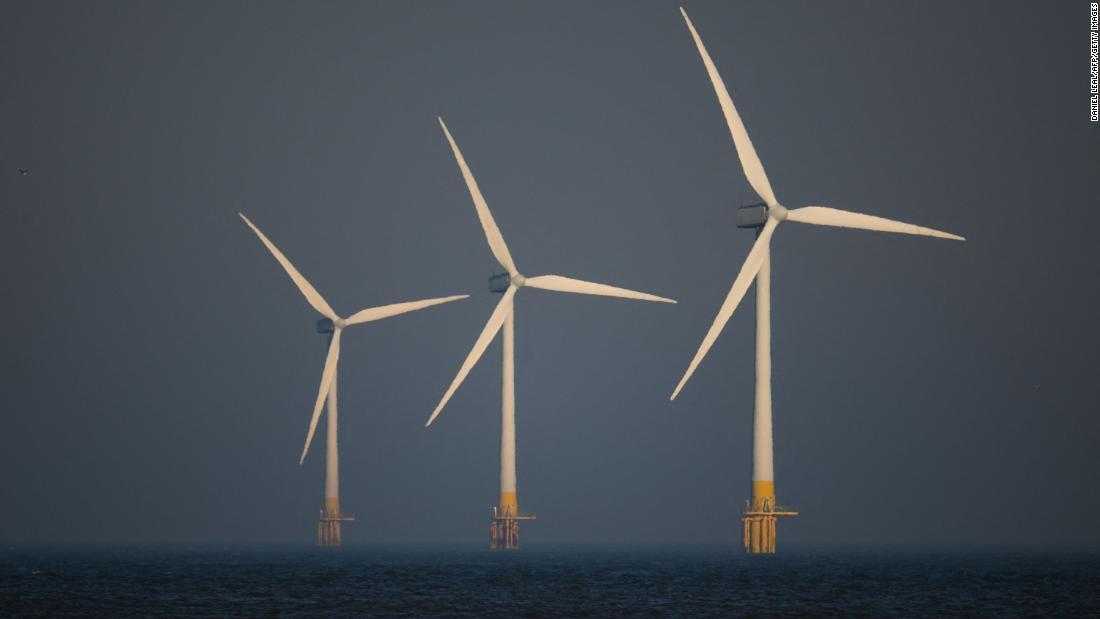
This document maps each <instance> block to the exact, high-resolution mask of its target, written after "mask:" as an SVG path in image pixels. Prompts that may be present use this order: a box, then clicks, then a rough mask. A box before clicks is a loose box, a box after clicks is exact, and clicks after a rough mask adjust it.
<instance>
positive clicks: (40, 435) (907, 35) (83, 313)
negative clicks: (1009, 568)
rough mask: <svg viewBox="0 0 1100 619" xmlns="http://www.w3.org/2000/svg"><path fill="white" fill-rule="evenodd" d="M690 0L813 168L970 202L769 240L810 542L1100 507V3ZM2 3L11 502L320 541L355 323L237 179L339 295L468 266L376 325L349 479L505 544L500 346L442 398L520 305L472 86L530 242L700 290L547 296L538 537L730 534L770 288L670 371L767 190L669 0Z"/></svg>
mask: <svg viewBox="0 0 1100 619" xmlns="http://www.w3.org/2000/svg"><path fill="white" fill-rule="evenodd" d="M687 9H688V11H689V12H690V13H691V16H692V18H693V19H694V21H695V23H696V26H697V27H698V28H699V31H700V34H701V36H702V37H703V39H704V41H705V42H706V44H707V46H708V48H709V49H710V51H711V53H712V55H713V56H714V58H715V61H716V63H717V64H718V68H719V70H720V71H721V72H722V74H723V76H724V77H725V79H726V82H727V83H728V84H729V85H730V88H731V91H732V94H733V97H734V100H735V101H736V103H737V105H738V107H739V109H740V111H741V113H742V115H743V117H744V119H745V122H746V124H747V127H748V129H749V132H750V134H751V136H752V138H753V140H754V141H755V143H756V147H757V150H758V152H759V154H760V157H761V159H762V160H763V162H764V165H765V167H766V169H767V171H768V175H769V177H770V178H771V181H772V185H773V186H774V187H775V190H776V193H777V195H778V196H779V198H780V200H781V201H782V202H783V203H784V204H786V205H788V206H790V207H798V206H803V205H806V204H823V205H827V206H832V207H836V208H843V209H849V210H854V211H860V212H866V213H871V214H875V215H880V216H883V217H889V218H894V219H900V220H903V221H908V222H913V223H917V224H921V225H926V226H931V227H935V228H939V229H943V230H948V231H952V232H956V233H959V234H963V235H965V236H967V237H968V239H969V240H968V241H967V242H966V243H954V242H948V241H940V240H935V239H923V238H912V237H904V236H898V235H885V234H875V233H869V232H858V231H844V230H834V229H826V228H818V227H813V226H796V225H790V226H784V227H782V228H781V229H780V231H779V232H778V234H777V235H776V238H775V243H774V244H773V251H774V253H773V277H774V284H773V295H774V317H773V322H774V329H775V336H774V338H775V340H774V342H775V343H774V353H775V390H776V391H775V445H776V475H777V486H778V494H779V498H780V500H781V501H783V502H785V503H790V504H794V505H797V506H799V507H800V508H801V509H802V511H803V515H802V516H800V517H799V518H797V519H795V520H793V521H789V522H784V524H783V525H782V531H781V543H789V542H796V541H803V542H807V541H808V542H848V541H859V542H945V543H962V542H978V543H992V542H1025V543H1070V542H1072V543H1087V544H1092V545H1095V544H1097V543H1100V533H1098V530H1097V528H1096V526H1095V514H1096V513H1097V511H1098V510H1100V495H1098V494H1097V492H1096V490H1095V489H1096V488H1097V487H1100V455H1098V452H1097V444H1098V441H1097V439H1098V438H1100V418H1098V416H1097V414H1096V410H1097V405H1096V396H1095V391H1096V378H1095V373H1096V370H1097V368H1098V366H1100V363H1098V352H1097V350H1098V348H1097V344H1098V343H1100V342H1098V339H1100V338H1098V337H1097V336H1098V327H1097V320H1096V316H1097V312H1098V307H1097V285H1096V282H1097V281H1098V275H1100V273H1098V265H1100V255H1098V254H1100V252H1098V250H1097V242H1096V238H1097V233H1096V231H1097V229H1098V224H1100V216H1098V215H1097V212H1098V211H1097V208H1098V206H1100V205H1098V204H1097V198H1096V195H1097V194H1096V189H1095V187H1096V184H1097V181H1098V180H1100V178H1098V176H1100V175H1098V171H1100V127H1098V126H1096V125H1095V124H1090V123H1089V122H1088V45H1087V42H1088V4H1087V2H1083V1H1081V2H1064V3H1042V2H1031V3H1027V4H1022V5H1014V4H1012V3H1005V2H968V3H957V4H956V3H914V2H882V3H880V2H843V3H839V2H838V3H822V2H796V3H792V2H782V3H768V4H765V3H718V2H702V1H697V0H692V1H691V2H689V3H688V4H687ZM3 11H4V18H3V19H2V20H0V58H3V59H4V60H3V61H2V63H0V77H2V80H3V86H2V88H0V126H2V127H3V130H2V134H0V216H2V222H3V223H2V224H0V252H2V253H0V282H3V286H4V290H5V293H4V295H3V296H4V303H3V304H2V309H0V312H2V322H3V324H4V325H6V327H7V328H6V329H4V330H3V331H2V333H0V351H2V353H3V354H0V364H2V367H0V437H3V441H4V443H5V446H4V449H3V450H0V472H2V473H0V475H2V480H3V482H2V483H0V506H3V508H2V509H0V531H2V533H0V540H3V541H10V542H21V541H42V540H79V541H120V540H127V541H220V540H241V541H259V540H266V541H309V540H310V539H311V535H312V531H313V527H314V519H315V517H316V513H317V510H318V509H319V507H320V504H321V491H322V467H323V458H321V457H320V456H321V454H322V453H323V450H321V449H317V450H316V451H314V452H313V454H312V455H311V457H310V458H309V459H308V461H307V462H306V464H305V465H304V466H298V464H297V456H298V453H299V450H300V449H301V442H302V440H303V438H304V434H305V431H306V428H307V423H308V416H309V411H310V406H311V404H312V398H313V397H314V394H315V393H316V388H317V381H318V380H319V377H320V371H321V365H322V361H323V359H322V356H323V344H322V341H321V338H320V337H319V336H318V335H317V334H316V333H315V332H314V331H313V322H314V320H315V319H316V315H315V314H314V312H313V310H312V309H311V308H310V307H309V306H308V305H307V304H306V302H305V301H304V299H302V297H301V295H300V294H299V293H298V291H297V290H296V289H295V288H294V287H293V285H292V284H291V283H290V281H289V279H288V278H287V277H286V275H285V274H284V273H283V272H282V270H281V269H280V268H279V267H278V265H277V264H276V262H275V261H274V260H273V259H272V258H271V256H270V255H268V254H267V252H266V251H265V250H264V249H263V247H262V246H261V245H260V243H259V242H258V241H257V240H256V238H255V237H254V236H252V233H251V232H249V230H248V229H247V228H246V227H245V226H244V225H243V224H242V223H241V222H240V220H239V219H238V218H237V216H236V213H237V211H238V210H241V211H244V212H245V213H247V214H248V215H249V216H250V217H252V219H253V220H254V221H255V222H256V223H257V225H259V226H260V227H261V228H262V229H263V230H264V231H265V232H266V233H267V234H268V235H269V236H270V237H271V238H272V239H273V240H274V241H275V243H277V244H278V245H279V246H280V247H281V248H282V249H283V250H284V251H285V252H286V253H287V254H288V255H289V257H290V258H291V260H293V261H294V262H295V263H296V265H297V266H298V267H299V268H300V269H301V270H302V272H303V273H305V274H306V276H307V277H309V278H310V279H311V281H312V282H313V283H314V284H315V285H316V286H317V287H318V289H319V290H320V291H321V292H322V293H323V294H324V295H325V296H326V297H327V298H328V300H329V301H330V302H331V303H332V304H333V306H334V307H335V308H336V309H337V311H340V312H343V313H345V314H346V313H350V312H352V311H355V310H357V309H359V308H361V307H366V306H372V305H379V304H384V303H391V302H396V301H401V300H408V299H417V298H423V297H430V296H441V295H446V294H456V293H470V294H472V297H471V298H470V299H468V300H466V301H463V302H460V303H455V304H451V305H447V306H443V307H440V308H434V309H431V310H426V311H423V312H419V313H416V314H412V315H408V316H404V317H400V318H396V319H392V320H388V321H385V322H380V323H374V324H371V325H367V326H366V327H362V328H357V329H354V330H351V331H349V332H348V334H347V337H345V338H344V339H345V341H344V354H343V359H342V363H341V383H340V389H341V406H342V411H343V415H342V424H341V430H342V437H341V444H342V447H343V449H342V457H343V476H342V477H343V492H342V495H343V503H344V508H345V510H346V511H348V512H350V513H351V514H354V515H356V516H358V517H359V518H360V521H359V522H358V523H356V524H354V525H352V526H351V527H349V529H348V530H347V532H346V538H347V539H349V540H352V541H477V542H481V541H483V540H484V539H485V537H486V535H487V531H486V528H487V513H488V508H489V507H490V505H492V504H493V503H494V501H495V498H496V492H497V480H498V477H497V476H498V473H497V470H498V469H497V462H498V449H499V447H498V441H499V424H500V419H499V406H500V404H499V397H500V396H499V393H500V345H499V343H496V344H494V345H493V346H492V347H491V348H490V349H489V351H488V353H487V354H486V357H485V358H484V359H483V361H482V363H481V364H480V365H479V366H478V367H477V368H476V369H475V370H474V371H473V373H472V374H471V375H470V377H469V378H468V379H467V381H466V383H465V384H464V385H463V386H462V388H461V389H460V390H459V392H458V393H457V394H456V396H455V397H454V399H453V400H452V401H451V403H450V404H449V406H448V408H447V409H446V410H445V411H444V413H443V416H442V417H441V418H440V421H439V422H438V423H437V424H436V425H435V426H434V427H433V428H432V429H431V430H425V429H424V428H423V427H422V426H423V423H424V421H425V419H426V418H427V416H428V414H429V413H430V412H431V410H432V407H433V406H434V405H435V403H436V402H437V401H438V398H439V397H440V395H441V394H442V392H443V390H444V389H445V388H446V386H447V384H448V383H449V381H450V380H451V378H452V376H453V375H454V372H455V371H456V370H457V368H458V366H459V363H460V362H461V360H462V359H463V357H464V356H465V354H466V352H467V350H468V348H469V346H470V344H471V343H472V342H473V340H474V338H475V337H476V334H477V333H478V331H479V330H480V329H481V327H482V325H483V324H484V321H485V320H486V318H487V317H488V315H489V312H490V311H491V307H492V306H493V304H494V303H495V302H496V300H497V297H496V296H494V295H491V294H490V293H488V292H487V290H486V283H485V280H486V277H487V276H489V275H490V274H491V273H493V272H494V267H495V263H494V262H493V259H492V256H491V254H490V252H489V250H488V248H487V246H486V244H485V240H484V237H483V235H482V232H481V230H480V227H479V226H478V223H477V218H476V216H475V213H474V208H473V205H472V203H471V201H470V198H469V196H468V194H467V192H466V189H465V187H464V185H463V183H462V179H461V176H460V175H459V172H458V169H457V168H456V166H455V163H454V160H453V158H452V156H451V153H450V151H449V149H448V147H447V143H446V141H445V139H444V137H443V135H442V133H441V131H440V129H439V126H438V124H437V123H436V120H435V117H436V115H439V114H442V115H443V116H444V117H445V118H446V120H447V122H448V124H449V126H450V128H451V130H452V131H453V132H454V134H455V137H456V139H457V140H458V142H459V144H460V146H461V147H462V149H463V151H464V153H465V155H466V157H467V159H468V161H469V162H470V164H471V166H472V167H473V170H474V173H475V174H476V176H477V178H478V180H479V182H480V184H481V187H482V189H483V191H484V193H485V195H486V198H487V199H488V202H489V205H490V207H491V208H492V209H493V212H494V214H495V215H496V218H497V221H498V223H499V225H500V227H501V229H502V231H503V233H504V236H505V238H506V239H507V241H508V243H509V245H510V246H511V248H512V252H513V254H514V255H515V257H516V260H517V262H518V263H519V265H520V268H522V269H523V270H524V271H525V272H527V273H531V274H538V273H548V272H549V273H560V274H564V275H571V276H575V277H581V278H584V279H590V280H595V281H600V282H606V283H610V284H616V285H621V286H626V287H630V288H635V289H639V290H645V291H648V292H653V293H656V294H661V295H666V296H671V297H674V298H677V299H679V300H680V304H679V305H678V306H664V305H657V304H646V303H635V302H627V301H620V300H608V299H601V298H586V297H575V296H571V295H556V294H553V293H547V292H542V291H537V290H531V291H527V292H525V293H524V294H522V295H520V298H519V299H518V302H517V312H518V314H517V340H518V343H517V355H518V356H517V376H518V387H517V392H518V432H519V439H518V443H519V492H520V501H521V504H522V505H523V506H524V507H525V509H527V510H529V511H534V512H536V513H538V514H539V515H540V521H539V522H538V523H536V524H533V525H531V526H529V527H527V528H526V529H525V534H524V537H525V541H527V542H555V541H693V542H726V543H732V542H733V541H734V540H736V539H737V536H738V535H739V525H740V523H739V519H738V518H739V510H740V506H741V504H742V501H743V500H744V499H745V498H747V496H748V490H749V476H750V457H751V454H750V448H751V423H752V421H751V411H752V355H753V353H752V329H753V315H752V312H751V307H752V305H751V294H750V295H749V297H748V298H747V302H746V305H745V306H744V307H742V308H741V309H740V310H739V311H738V312H737V314H735V316H734V318H733V319H732V320H731V321H730V323H729V325H728V326H727V328H726V330H725V332H724V333H723V334H722V337H721V338H720V339H719V341H718V344H717V345H716V346H715V348H714V349H713V350H712V351H711V353H710V355H709V356H708V357H707V359H706V360H705V362H704V363H703V365H702V366H701V368H700V370H699V371H698V372H697V373H696V374H695V377H694V378H693V379H692V381H691V382H690V383H689V384H688V386H687V388H686V389H685V391H684V393H683V394H682V396H681V397H680V398H679V399H678V400H677V401H676V402H675V403H669V402H668V400H667V399H668V394H669V392H670V391H671V389H672V387H673V386H674V385H675V383H676V381H677V380H678V378H679V376H680V375H681V373H682V372H683V370H684V368H685V367H686V364H687V362H688V361H689V360H690V358H691V355H692V354H693V352H694V350H695V348H696V347H697V346H698V344H699V341H700V339H701V338H702V336H703V333H704V332H705V330H706V327H707V325H708V324H709V323H710V321H711V320H712V318H713V316H714V313H715V312H716V311H717V309H718V306H719V304H720V303H721V300H722V299H723V298H724V296H725V294H726V291H727V290H728V287H729V284H730V282H731V281H732V280H733V277H734V276H735V275H736V273H737V269H738V268H739V266H740V263H741V261H742V260H743V259H744V256H745V255H746V253H747V252H748V250H749V247H750V245H751V243H752V234H751V233H750V232H748V231H744V230H738V229H736V228H735V226H734V209H735V207H736V206H737V205H738V204H739V203H741V202H742V201H745V202H748V201H754V200H755V199H756V198H755V196H754V195H753V194H752V193H751V189H750V188H749V186H748V184H747V183H746V181H745V180H744V177H743V174H742V173H741V170H740V166H739V165H738V163H737V158H736V152H735V150H734V148H733V144H732V142H731V140H730V136H729V133H728V131H727V129H726V127H725V123H724V121H723V119H722V115H721V111H720V109H719V107H718V104H717V101H716V99H715V96H714V93H713V90H712V88H711V86H710V84H709V82H708V80H707V77H706V73H705V71H704V68H703V66H702V64H701V62H700V60H699V57H698V54H697V53H696V50H695V48H694V46H693V44H692V41H691V38H690V35H689V34H688V31H687V29H686V28H685V26H684V23H683V21H682V19H681V18H680V15H679V12H678V10H677V4H676V3H674V2H601V3H588V2H576V3H564V2H554V3H512V2H493V3H469V2H467V3H444V2H433V3H426V2H425V3H392V2H389V3H359V2H357V3H332V2H330V3H323V4H321V3H289V4H275V3H247V4H246V3H182V2H179V3H165V2H160V3H150V2H126V3H120V2H111V3H107V2H100V3H78V2H66V3H57V2H14V1H11V2H5V3H4V4H3ZM21 167H26V168H30V169H31V170H32V172H31V174H30V175H28V176H19V175H18V173H17V169H18V168H21ZM320 446H321V443H315V448H319V447H320Z"/></svg>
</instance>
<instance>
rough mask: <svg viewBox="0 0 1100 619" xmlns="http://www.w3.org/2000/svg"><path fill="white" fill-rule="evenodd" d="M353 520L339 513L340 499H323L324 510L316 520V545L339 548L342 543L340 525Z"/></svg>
mask: <svg viewBox="0 0 1100 619" xmlns="http://www.w3.org/2000/svg"><path fill="white" fill-rule="evenodd" d="M348 520H355V518H353V517H351V516H345V515H343V514H341V513H340V499H339V498H337V497H325V508H324V509H322V510H321V517H320V518H318V520H317V545H318V546H321V547H323V548H339V547H340V546H341V544H342V543H343V538H342V533H341V530H340V523H341V522H344V521H348Z"/></svg>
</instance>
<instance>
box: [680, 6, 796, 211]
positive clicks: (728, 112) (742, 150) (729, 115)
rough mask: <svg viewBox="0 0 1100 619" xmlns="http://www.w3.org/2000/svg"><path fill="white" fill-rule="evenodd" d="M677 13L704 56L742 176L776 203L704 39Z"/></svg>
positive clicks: (771, 202) (765, 175)
mask: <svg viewBox="0 0 1100 619" xmlns="http://www.w3.org/2000/svg"><path fill="white" fill-rule="evenodd" d="M680 13H682V14H683V16H684V21H685V22H687V26H688V30H691V37H692V38H693V39H695V47H697V48H699V55H700V56H702V57H703V64H704V65H706V67H707V75H709V76H710V82H711V84H713V85H714V93H715V94H717V95H718V103H719V104H721V105H722V113H723V114H725V116H726V124H727V125H729V128H730V134H731V135H733V143H734V144H735V145H736V146H737V156H738V158H740V159H741V169H742V170H744V171H745V178H747V179H748V180H749V184H750V185H752V188H753V190H755V191H756V193H757V195H759V196H760V199H761V200H763V201H764V202H766V203H767V204H768V206H775V205H776V204H778V202H777V201H776V199H775V194H774V193H772V186H771V183H769V182H768V175H767V174H765V173H764V165H763V164H762V163H760V158H759V157H757V156H756V149H754V148H753V147H752V140H750V139H749V132H748V131H746V130H745V124H744V123H742V122H741V116H740V115H739V114H738V113H737V108H736V107H734V106H733V99H732V98H730V93H729V91H727V90H726V84H725V83H724V82H723V81H722V76H721V75H718V69H717V67H715V66H714V61H713V60H711V58H710V54H708V53H707V48H706V47H704V46H703V40H702V39H700V38H699V33H698V32H696V31H695V26H694V25H693V24H692V23H691V18H689V17H688V14H687V11H685V10H684V7H680Z"/></svg>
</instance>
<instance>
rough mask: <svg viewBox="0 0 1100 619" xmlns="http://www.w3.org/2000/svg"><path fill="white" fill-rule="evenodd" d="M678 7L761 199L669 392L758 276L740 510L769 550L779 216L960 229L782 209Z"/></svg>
mask: <svg viewBox="0 0 1100 619" xmlns="http://www.w3.org/2000/svg"><path fill="white" fill-rule="evenodd" d="M680 13H682V14H683V16H684V21H685V22H687V26H688V29H689V30H690V31H691V36H692V38H693V39H695V46H696V47H697V48H698V49H699V55H700V56H702V58H703V64H704V65H706V68H707V74H708V75H709V76H710V81H711V83H712V84H713V85H714V90H715V93H716V94H717V95H718V102H719V103H720V104H721V106H722V112H723V113H724V114H725V116H726V123H727V124H728V125H729V129H730V133H731V134H732V135H733V143H734V145H735V146H736V148H737V155H738V157H739V158H740V160H741V168H742V169H743V170H744V172H745V176H746V177H747V178H748V181H749V184H750V185H752V188H753V190H754V191H756V193H757V195H759V196H760V198H761V199H762V200H763V201H764V204H759V205H753V206H749V207H743V208H742V209H740V210H739V211H738V213H737V214H738V217H737V219H738V222H737V225H738V226H739V227H743V228H760V230H759V232H758V234H757V238H756V242H755V243H754V244H753V246H752V250H750V251H749V255H748V257H747V258H746V259H745V263H744V264H743V265H742V266H741V271H740V272H739V273H738V274H737V279H735V280H734V281H733V286H732V287H731V288H730V291H729V294H728V295H726V300H725V301H723V302H722V307H721V309H719V310H718V316H717V317H715V319H714V323H713V324H712V325H711V326H710V330H709V331H707V334H706V336H705V337H704V338H703V342H702V344H700V345H699V350H698V351H697V352H696V353H695V357H694V358H693V359H692V360H691V364H690V365H689V366H688V368H687V371H686V372H684V376H683V378H681V379H680V383H679V384H678V385H676V390H675V391H673V393H672V397H671V398H670V399H676V396H677V395H678V394H679V393H680V390H681V389H683V387H684V384H685V383H687V381H688V379H689V378H691V375H692V373H694V372H695V368H697V367H698V366H699V362H701V361H702V360H703V357H705V356H706V354H707V351H709V350H710V347H711V346H712V345H713V344H714V341H715V340H716V339H717V338H718V334H719V333H721V332H722V328H723V327H724V326H725V325H726V322H727V321H729V319H730V316H732V315H733V312H734V310H735V309H737V305H738V303H740V302H741V299H742V297H744V296H745V292H746V291H747V290H748V288H749V284H751V283H752V281H753V279H754V278H755V279H756V404H755V410H754V415H753V470H752V502H751V504H750V505H749V508H748V509H747V510H746V512H745V515H744V518H743V519H742V521H743V523H744V535H743V538H744V545H745V550H746V551H747V552H750V553H773V552H775V520H776V518H775V517H776V516H781V515H794V513H795V512H790V511H783V510H782V509H779V508H777V506H776V502H775V474H774V471H773V468H772V392H771V391H772V390H771V371H772V370H771V367H772V359H771V258H770V243H771V238H772V234H773V233H774V232H775V228H776V227H777V226H778V225H779V224H780V223H781V222H783V221H795V222H799V223H806V224H816V225H820V226H837V227H842V228H860V229H863V230H876V231H879V232H899V233H902V234H915V235H921V236H934V237H939V238H944V239H955V240H959V241H962V240H965V239H964V238H963V237H961V236H957V235H954V234H948V233H946V232H940V231H938V230H932V229H930V228H922V227H920V226H915V225H913V224H907V223H902V222H900V221H892V220H890V219H883V218H881V217H874V216H872V215H863V214H860V213H852V212H849V211H841V210H837V209H833V208H826V207H823V206H806V207H803V208H797V209H791V210H788V209H786V208H784V207H783V206H782V205H781V204H780V203H779V201H778V200H777V199H776V198H775V194H774V193H772V188H771V185H770V184H769V183H768V177H767V175H765V174H764V166H763V165H762V164H761V163H760V158H759V157H757V156H756V151H755V150H754V149H753V146H752V141H751V140H749V134H748V132H747V131H745V125H744V124H743V123H742V122H741V117H740V116H739V115H738V114H737V109H736V108H735V107H734V106H733V99H731V98H730V95H729V92H728V91H727V90H726V86H725V84H724V83H723V82H722V77H721V76H720V75H718V69H717V68H715V66H714V61H712V60H711V58H710V55H709V54H708V53H707V50H706V48H705V47H704V46H703V41H702V39H700V38H699V33H697V32H696V31H695V26H694V25H692V23H691V19H689V18H688V15H687V12H686V11H684V9H683V8H682V7H681V8H680Z"/></svg>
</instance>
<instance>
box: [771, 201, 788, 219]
mask: <svg viewBox="0 0 1100 619" xmlns="http://www.w3.org/2000/svg"><path fill="white" fill-rule="evenodd" d="M768 217H772V218H774V219H775V220H776V221H783V220H784V219H786V218H787V208H786V207H785V206H783V205H782V204H776V205H775V206H769V207H768Z"/></svg>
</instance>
